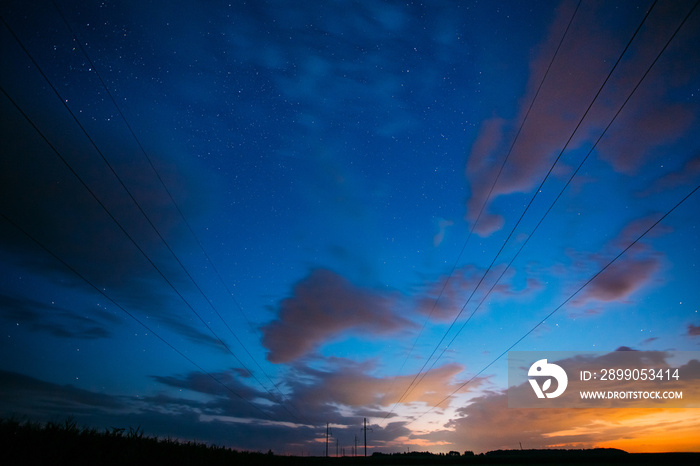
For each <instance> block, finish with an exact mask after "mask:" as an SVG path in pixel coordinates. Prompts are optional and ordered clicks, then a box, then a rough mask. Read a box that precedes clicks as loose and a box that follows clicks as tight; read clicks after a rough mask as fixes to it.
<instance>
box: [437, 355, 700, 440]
mask: <svg viewBox="0 0 700 466" xmlns="http://www.w3.org/2000/svg"><path fill="white" fill-rule="evenodd" d="M639 354H643V353H639ZM614 357H615V355H614V353H610V354H608V355H604V356H601V357H600V358H597V359H593V360H591V361H589V363H590V367H591V368H593V367H608V366H607V365H606V364H609V362H610V361H611V360H612V359H611V358H614ZM626 357H630V356H629V355H627V356H626ZM639 357H640V358H641V357H642V356H639ZM659 358H660V360H659V361H661V362H662V363H663V361H664V358H665V357H664V356H663V354H660V355H659ZM640 361H641V359H640ZM571 362H573V360H565V361H557V364H560V365H561V366H562V367H564V366H566V365H567V364H569V363H571ZM576 365H577V367H578V366H579V365H581V361H577V362H576ZM699 369H700V363H699V362H698V361H695V360H693V361H690V362H689V363H687V364H686V365H684V366H682V367H680V368H679V371H680V373H681V374H684V375H683V378H684V380H681V381H680V382H679V383H674V384H668V386H667V387H665V389H669V390H678V389H682V390H683V394H684V399H685V398H688V399H694V400H698V399H700V391H699V390H698V385H697V379H698V376H700V371H699ZM579 384H580V382H579ZM671 385H673V386H671ZM577 386H578V385H577V384H576V381H572V380H570V381H569V387H567V392H568V391H570V390H577ZM629 388H630V389H633V388H639V385H638V384H637V385H636V387H634V386H630V387H629ZM521 389H523V390H531V388H530V387H529V384H527V383H524V384H523V385H520V386H518V387H511V388H510V389H509V390H521ZM621 389H623V390H624V389H625V388H621ZM657 389H658V388H657ZM458 413H459V414H460V415H461V417H459V418H456V419H452V420H451V421H450V422H449V423H448V424H447V425H446V427H448V428H449V429H451V430H446V431H436V432H433V433H431V434H430V435H429V436H426V437H427V438H442V439H447V440H449V441H451V442H452V443H454V444H456V445H464V444H466V448H467V449H471V450H474V451H477V452H483V451H489V450H496V449H515V448H519V445H520V444H522V445H523V447H524V448H526V449H530V448H594V447H614V448H622V449H626V450H628V451H633V452H639V451H654V450H657V451H697V449H698V445H697V441H696V440H695V439H696V437H697V435H696V432H697V430H698V429H700V420H699V419H698V418H697V415H696V413H695V409H670V408H632V407H629V408H627V407H625V408H556V409H550V408H509V407H508V394H507V392H495V393H488V394H486V395H484V396H481V397H478V398H475V399H473V400H472V402H471V404H469V405H468V406H465V407H463V408H460V409H459V410H458Z"/></svg>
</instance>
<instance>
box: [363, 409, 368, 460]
mask: <svg viewBox="0 0 700 466" xmlns="http://www.w3.org/2000/svg"><path fill="white" fill-rule="evenodd" d="M362 430H364V431H365V457H367V418H365V426H364V427H363V428H362Z"/></svg>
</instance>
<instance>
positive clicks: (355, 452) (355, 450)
mask: <svg viewBox="0 0 700 466" xmlns="http://www.w3.org/2000/svg"><path fill="white" fill-rule="evenodd" d="M352 456H357V434H355V449H354V450H353V454H352Z"/></svg>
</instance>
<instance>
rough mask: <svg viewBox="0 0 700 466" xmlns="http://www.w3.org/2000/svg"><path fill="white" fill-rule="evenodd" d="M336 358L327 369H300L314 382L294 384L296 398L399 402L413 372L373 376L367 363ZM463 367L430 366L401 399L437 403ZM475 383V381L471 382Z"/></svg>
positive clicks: (354, 403) (356, 403) (360, 404)
mask: <svg viewBox="0 0 700 466" xmlns="http://www.w3.org/2000/svg"><path fill="white" fill-rule="evenodd" d="M339 362H340V364H336V365H335V366H334V367H333V370H332V371H328V372H326V371H319V370H312V369H310V368H306V369H304V370H303V373H304V374H305V375H307V376H308V375H310V376H312V377H313V379H314V382H313V384H304V385H302V384H294V393H295V394H294V397H295V400H296V402H297V403H299V404H300V405H302V406H307V407H314V406H319V405H333V404H341V405H345V406H348V407H352V408H366V407H376V408H380V407H389V406H391V405H393V404H394V403H397V402H399V400H400V399H401V397H402V395H403V394H404V391H405V390H406V388H407V387H408V386H409V384H410V383H411V382H412V381H413V379H414V376H415V374H408V375H402V376H398V377H395V378H394V377H391V376H385V377H376V376H372V375H368V374H367V373H366V370H367V367H363V366H361V365H358V364H356V363H352V362H350V361H345V362H342V361H339ZM463 369H464V367H463V366H461V365H460V364H456V363H450V364H445V365H443V366H439V367H437V368H435V369H433V370H431V371H430V372H428V373H427V374H426V376H425V378H424V379H423V381H422V382H421V383H420V384H418V385H416V386H415V387H414V389H413V390H412V391H411V392H410V393H408V394H406V396H405V398H404V399H403V400H402V401H401V402H402V403H403V404H409V403H425V404H427V405H435V404H437V403H439V402H440V401H442V400H443V399H444V398H445V397H446V396H447V395H449V394H450V393H451V392H452V391H454V389H455V388H456V387H457V385H458V384H457V381H456V380H455V378H456V376H457V375H458V374H459V373H461V372H462V370H463ZM477 385H478V381H477V383H476V384H475V385H474V386H475V387H476V386H477Z"/></svg>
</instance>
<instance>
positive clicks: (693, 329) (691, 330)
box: [687, 324, 700, 337]
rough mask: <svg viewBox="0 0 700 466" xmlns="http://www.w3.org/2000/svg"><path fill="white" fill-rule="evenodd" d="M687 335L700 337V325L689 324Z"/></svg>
mask: <svg viewBox="0 0 700 466" xmlns="http://www.w3.org/2000/svg"><path fill="white" fill-rule="evenodd" d="M687 335H688V336H689V337H700V325H693V324H688V333H687Z"/></svg>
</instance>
